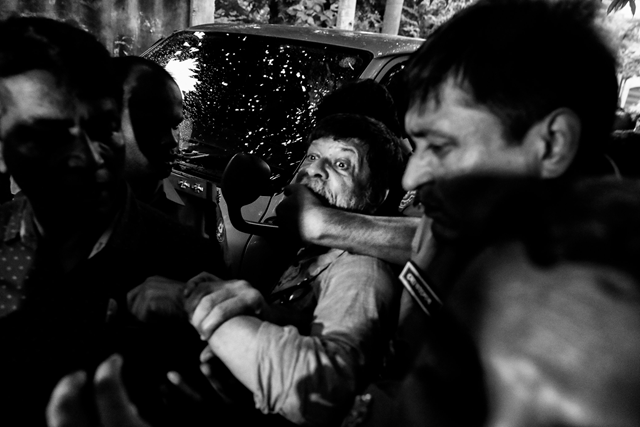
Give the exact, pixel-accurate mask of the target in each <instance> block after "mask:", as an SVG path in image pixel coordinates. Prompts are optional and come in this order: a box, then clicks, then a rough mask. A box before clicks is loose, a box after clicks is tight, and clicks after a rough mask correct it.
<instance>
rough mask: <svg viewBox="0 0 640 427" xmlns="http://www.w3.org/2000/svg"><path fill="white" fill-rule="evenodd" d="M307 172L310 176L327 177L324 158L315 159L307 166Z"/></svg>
mask: <svg viewBox="0 0 640 427" xmlns="http://www.w3.org/2000/svg"><path fill="white" fill-rule="evenodd" d="M307 174H309V176H312V177H316V178H321V179H327V178H328V177H329V173H328V172H327V165H326V161H325V160H324V159H317V160H315V161H313V162H312V163H311V164H309V166H307Z"/></svg>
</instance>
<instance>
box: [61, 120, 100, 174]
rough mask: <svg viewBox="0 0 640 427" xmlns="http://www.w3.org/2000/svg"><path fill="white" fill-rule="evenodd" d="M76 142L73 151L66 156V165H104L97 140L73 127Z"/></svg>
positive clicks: (94, 166) (87, 166) (74, 166)
mask: <svg viewBox="0 0 640 427" xmlns="http://www.w3.org/2000/svg"><path fill="white" fill-rule="evenodd" d="M72 132H73V133H76V144H75V145H74V148H73V152H72V153H71V155H70V156H69V157H68V161H67V163H68V165H69V167H71V168H77V167H85V168H96V169H98V168H100V167H102V166H103V165H104V157H103V155H102V149H101V145H100V143H99V142H97V141H94V140H92V139H91V138H90V137H89V136H88V135H87V134H86V133H85V132H84V131H83V130H81V129H74V130H72Z"/></svg>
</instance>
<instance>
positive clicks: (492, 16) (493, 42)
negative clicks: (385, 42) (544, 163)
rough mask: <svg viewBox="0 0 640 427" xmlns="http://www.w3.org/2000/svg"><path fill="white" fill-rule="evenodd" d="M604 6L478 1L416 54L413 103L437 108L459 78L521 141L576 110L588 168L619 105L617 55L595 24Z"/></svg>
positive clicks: (576, 1)
mask: <svg viewBox="0 0 640 427" xmlns="http://www.w3.org/2000/svg"><path fill="white" fill-rule="evenodd" d="M599 6H600V3H599V2H596V1H595V0H563V1H551V0H480V1H478V2H477V3H475V4H473V5H471V6H469V7H468V8H466V9H463V10H462V11H460V12H459V13H458V14H456V15H455V16H454V17H453V18H451V19H450V20H449V21H447V22H446V23H445V24H443V25H442V26H441V27H439V28H438V29H437V30H436V31H435V32H434V33H433V35H432V36H431V37H430V38H429V39H428V40H427V41H426V42H425V43H424V44H423V45H422V46H421V47H420V49H419V50H418V51H417V52H416V53H415V54H414V56H413V58H412V60H411V61H410V63H409V65H408V66H407V75H406V76H407V81H408V86H409V94H410V95H409V96H410V100H409V105H410V106H411V107H419V105H420V104H424V103H426V102H427V100H429V99H434V100H435V101H436V102H438V100H439V90H440V89H441V88H442V86H443V84H444V83H445V82H446V81H448V80H449V79H453V82H454V83H456V84H457V85H459V87H460V88H462V89H463V90H465V91H467V92H468V94H469V96H470V99H471V101H473V102H476V103H478V104H479V105H481V106H484V107H486V108H487V109H488V110H489V111H491V112H492V113H493V114H495V115H496V116H497V117H498V118H499V119H500V121H501V122H502V124H503V126H504V130H505V137H506V138H507V139H508V140H512V141H514V142H515V143H517V142H519V141H522V140H523V138H524V136H525V134H526V132H527V131H528V130H529V129H530V128H531V126H533V125H534V124H535V123H536V122H538V121H540V120H542V119H543V118H544V117H545V116H546V115H548V114H549V113H551V112H552V111H553V110H555V109H557V108H562V107H564V108H569V109H571V110H572V111H574V112H575V113H576V114H577V116H578V117H579V118H580V121H581V125H582V132H581V138H580V145H579V148H578V153H577V155H576V159H575V161H574V163H573V165H572V166H575V165H576V164H580V165H581V167H582V166H583V165H584V163H585V162H587V161H588V160H590V159H591V157H593V156H594V155H595V154H597V153H599V152H600V151H601V149H602V148H603V145H604V144H606V142H607V141H608V134H609V132H611V129H612V125H613V119H614V112H615V109H616V103H617V93H618V92H617V78H616V59H615V55H614V53H613V51H612V49H611V48H610V46H609V43H608V40H607V39H606V38H605V37H604V34H603V33H602V32H601V30H600V29H599V28H598V27H597V26H596V24H595V22H594V19H595V16H596V15H597V13H598V8H599ZM572 169H573V168H572ZM582 172H586V171H582Z"/></svg>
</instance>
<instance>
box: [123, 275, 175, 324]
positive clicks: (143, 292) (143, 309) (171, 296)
mask: <svg viewBox="0 0 640 427" xmlns="http://www.w3.org/2000/svg"><path fill="white" fill-rule="evenodd" d="M183 291H184V284H183V283H182V282H179V281H176V280H171V279H167V278H164V277H158V276H154V277H150V278H148V279H147V280H145V282H144V283H143V284H142V285H140V286H137V287H136V288H134V289H132V290H131V291H129V292H128V293H127V305H128V306H129V311H131V313H132V314H133V315H134V316H135V317H137V318H138V319H139V320H142V321H149V320H151V319H152V318H153V317H154V316H156V317H157V316H165V317H167V316H176V317H179V316H182V315H184V313H183V310H182V307H183V298H182V294H183Z"/></svg>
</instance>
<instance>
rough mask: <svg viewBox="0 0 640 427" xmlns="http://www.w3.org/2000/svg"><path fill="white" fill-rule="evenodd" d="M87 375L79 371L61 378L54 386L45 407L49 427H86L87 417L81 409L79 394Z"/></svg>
mask: <svg viewBox="0 0 640 427" xmlns="http://www.w3.org/2000/svg"><path fill="white" fill-rule="evenodd" d="M86 381H87V374H86V373H85V372H82V371H79V372H75V373H73V374H69V375H67V376H66V377H64V378H62V379H61V380H60V381H59V382H58V384H57V385H56V387H55V389H54V390H53V393H52V394H51V399H50V400H49V404H48V405H47V410H46V418H47V425H48V426H49V427H76V426H77V427H87V426H89V417H88V415H87V412H86V410H85V409H84V408H83V407H82V399H81V392H82V388H83V386H84V384H85V383H86Z"/></svg>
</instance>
